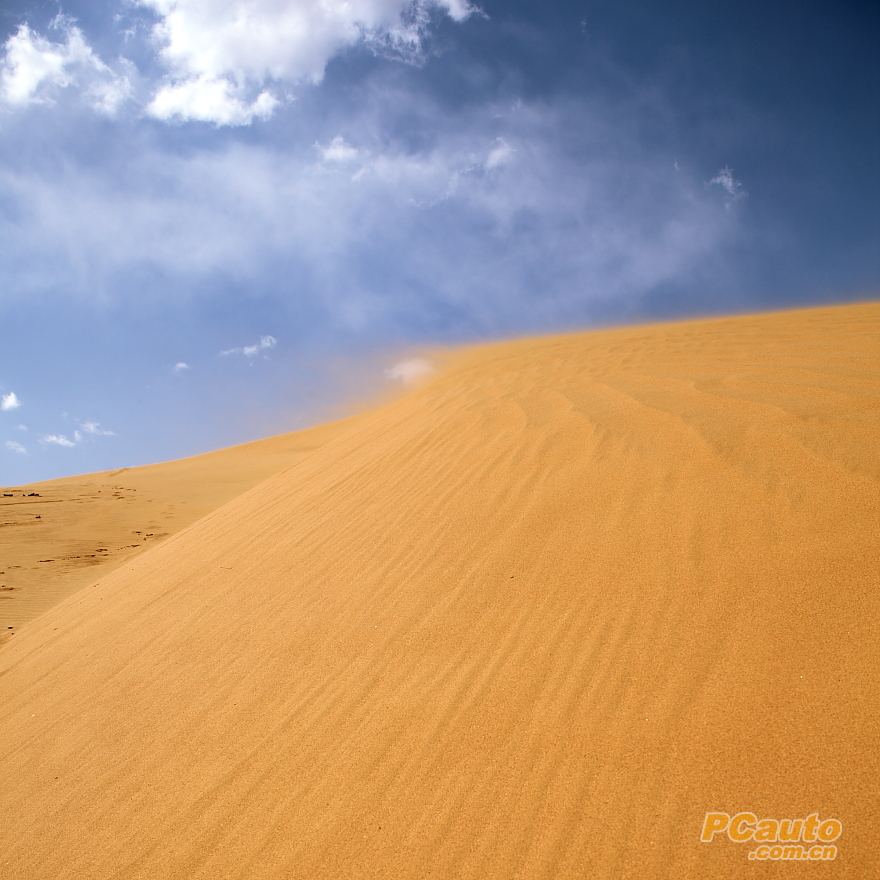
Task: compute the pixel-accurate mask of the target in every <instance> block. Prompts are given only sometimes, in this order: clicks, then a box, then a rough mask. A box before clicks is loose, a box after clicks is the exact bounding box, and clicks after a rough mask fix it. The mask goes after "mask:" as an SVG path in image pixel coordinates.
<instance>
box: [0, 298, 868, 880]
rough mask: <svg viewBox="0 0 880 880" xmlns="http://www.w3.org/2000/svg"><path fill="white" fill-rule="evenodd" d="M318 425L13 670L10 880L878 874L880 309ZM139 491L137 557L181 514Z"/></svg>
mask: <svg viewBox="0 0 880 880" xmlns="http://www.w3.org/2000/svg"><path fill="white" fill-rule="evenodd" d="M328 431H330V432H331V433H332V434H333V436H332V437H329V436H328V437H326V438H324V441H322V442H315V443H314V444H312V445H313V446H314V448H312V449H310V451H309V454H308V455H307V456H301V455H300V453H299V452H297V443H298V442H299V443H301V445H310V444H309V443H308V442H306V441H302V440H300V441H297V440H296V437H297V435H290V436H289V437H288V438H287V439H286V440H285V439H283V438H277V440H276V441H262V442H265V443H272V442H277V443H279V444H284V443H287V444H288V448H289V450H290V452H291V455H292V456H293V459H295V458H296V456H298V455H300V459H301V460H299V461H295V460H293V459H291V463H290V465H289V466H288V465H286V464H284V463H283V462H281V459H283V458H284V455H283V454H281V450H280V447H279V457H278V459H277V460H276V463H275V464H274V465H272V468H274V471H273V470H272V468H270V471H272V474H273V475H271V476H268V477H267V478H266V479H263V480H262V481H258V479H257V477H258V476H259V475H258V474H257V473H256V470H258V468H257V469H255V470H254V472H253V473H252V475H251V476H252V477H253V480H252V481H251V477H248V478H247V479H242V482H241V483H240V484H238V483H236V485H235V486H232V484H230V486H229V487H228V489H229V494H230V497H231V496H234V497H231V500H228V501H227V502H226V503H219V502H221V501H222V500H224V499H223V498H221V496H220V495H219V494H218V495H216V496H215V497H214V501H211V500H210V499H209V498H208V496H209V495H210V492H209V491H207V490H204V491H205V494H204V495H203V498H204V499H205V501H204V504H205V505H206V506H207V507H211V506H214V509H213V510H212V512H209V513H207V514H206V515H204V516H201V517H200V518H196V517H193V518H192V519H190V520H189V521H188V522H187V523H186V524H185V525H184V526H183V527H182V528H180V529H179V530H177V531H175V532H174V534H170V532H171V531H172V530H171V528H165V531H168V532H169V535H168V536H167V537H164V538H162V539H161V540H158V536H157V534H156V533H155V532H154V535H153V537H154V538H156V539H157V542H156V543H155V544H153V545H152V546H147V547H146V549H143V550H141V549H140V545H141V544H142V543H146V544H147V545H149V544H150V542H149V541H147V542H141V541H137V540H135V539H134V538H133V537H132V539H131V541H130V542H129V543H130V544H131V545H135V544H137V551H138V552H137V554H136V555H133V556H131V557H128V558H126V557H125V556H124V551H125V549H126V548H124V547H123V548H122V549H120V550H118V551H114V552H118V553H119V554H121V555H119V556H117V557H116V562H113V561H112V560H110V561H103V562H101V563H100V564H101V565H102V566H104V567H103V568H102V569H101V570H100V576H99V578H98V579H97V581H96V582H94V583H89V584H88V585H87V586H84V587H82V588H81V589H78V590H76V591H75V592H72V593H71V594H70V595H68V596H67V597H66V598H64V599H63V600H61V601H59V602H57V604H55V605H54V607H51V608H49V609H48V610H46V611H45V612H44V613H42V614H40V615H39V616H36V617H35V618H34V619H32V620H30V622H28V623H27V624H25V625H23V626H21V628H20V629H16V630H15V635H14V636H12V637H11V638H9V639H7V641H6V643H5V644H3V646H2V647H0V742H2V743H3V749H2V754H0V816H2V817H3V819H4V821H3V822H2V823H0V870H2V874H3V876H4V877H8V878H22V880H25V878H26V880H35V878H36V880H42V878H47V880H48V878H53V880H54V878H89V880H95V878H206V880H207V878H211V880H216V878H248V880H250V878H270V877H271V878H352V880H353V878H388V880H391V878H395V880H398V878H399V880H403V878H413V880H415V878H441V880H442V878H474V880H478V878H487V880H488V878H548V880H549V878H569V877H571V878H574V877H577V878H614V880H616V878H644V880H656V878H701V880H702V878H708V877H712V878H727V877H731V878H738V877H752V876H755V875H758V876H772V877H776V876H785V877H800V876H807V875H809V876H810V877H814V876H818V875H819V874H821V876H823V877H835V878H837V877H847V878H859V880H862V878H868V877H874V876H877V875H878V873H880V855H878V846H877V844H878V842H880V832H878V828H880V815H878V814H880V802H878V797H877V792H878V787H877V779H878V770H880V767H878V764H880V760H878V757H880V747H878V742H880V721H878V713H877V696H876V695H877V693H878V692H880V662H878V660H880V651H878V647H877V631H878V626H877V620H878V612H880V590H878V586H880V584H878V581H880V542H878V524H880V454H878V449H880V304H877V303H873V304H861V305H854V306H846V307H835V308H823V309H811V310H802V311H796V312H787V313H778V314H769V315H758V316H747V317H733V318H724V319H713V320H703V321H693V322H684V323H677V324H665V325H653V326H648V327H635V328H625V329H617V330H609V331H602V332H592V333H584V334H574V335H568V336H557V337H551V338H544V339H525V340H517V341H512V342H507V343H502V344H494V345H488V346H482V347H477V348H471V349H468V350H464V351H460V352H455V353H452V354H450V355H449V356H448V358H447V360H446V362H445V364H444V369H443V370H442V371H441V372H440V373H438V374H437V375H436V376H435V377H434V378H433V379H432V380H431V381H429V382H427V383H426V384H424V385H423V386H422V387H420V388H418V389H417V390H415V391H413V392H412V393H410V394H409V395H407V396H405V397H403V398H402V399H399V400H397V401H395V402H393V403H391V404H389V405H387V406H384V407H382V408H380V409H378V410H376V411H374V412H371V413H368V414H365V415H363V416H360V417H358V419H357V420H354V421H352V422H351V423H350V424H348V425H345V426H343V427H342V428H341V429H340V428H338V426H337V427H336V428H333V427H332V426H330V427H328ZM301 436H302V437H305V434H303V435H301ZM216 455H218V456H223V455H229V456H231V458H230V461H233V460H236V459H235V458H234V456H235V450H228V451H224V452H221V453H216ZM207 458H208V457H199V458H196V459H191V460H188V461H189V462H190V464H189V465H188V464H187V462H181V463H178V465H177V466H178V467H179V468H180V469H181V472H180V473H181V475H180V476H179V478H180V479H181V480H183V481H184V482H186V481H187V480H189V477H188V476H187V475H186V472H187V470H188V468H189V467H192V468H196V464H195V463H196V462H200V461H202V462H204V461H205V460H207ZM218 461H219V459H218ZM170 467H172V466H170V465H162V466H156V471H155V472H154V473H155V474H156V475H160V474H167V473H168V471H167V470H165V471H163V470H162V468H166V469H167V468H170ZM230 467H232V465H230ZM138 470H139V471H140V472H141V473H142V474H143V475H144V476H143V482H142V483H138V484H137V485H136V484H135V481H134V480H135V478H134V476H133V475H134V474H135V470H134V469H133V470H131V471H129V472H126V473H123V474H118V475H116V476H110V475H103V476H102V477H101V479H102V480H109V481H110V484H112V485H115V486H121V487H124V488H128V489H134V488H136V489H137V490H138V491H137V492H129V493H128V496H127V495H126V493H125V492H124V491H123V490H122V489H117V490H115V491H117V492H118V493H119V494H120V495H121V498H119V499H116V500H115V501H114V502H113V504H114V505H115V507H114V508H113V509H115V510H119V511H120V512H121V511H125V515H124V517H123V516H122V513H120V517H121V519H120V522H122V519H125V528H122V526H121V525H120V526H119V528H120V529H121V531H119V534H120V535H121V534H123V533H125V529H128V532H129V533H130V532H132V531H138V530H139V531H144V530H145V529H147V526H148V524H149V523H157V525H152V526H149V528H150V529H155V528H159V527H160V526H162V525H163V520H162V518H161V516H158V517H157V516H156V515H155V511H154V510H152V509H148V508H155V507H156V506H157V500H154V501H152V502H150V501H149V500H147V499H148V498H149V497H152V498H154V499H159V498H160V497H161V498H163V499H166V500H163V501H161V502H158V506H159V508H160V509H163V508H162V505H163V504H170V503H172V502H171V501H170V500H168V499H172V498H175V497H177V498H178V500H180V499H182V498H183V497H184V494H185V493H181V492H177V494H176V495H175V493H174V492H173V491H172V490H171V489H169V488H167V487H168V486H170V485H171V483H170V482H169V483H168V484H167V485H166V488H164V489H162V490H161V491H160V490H159V488H158V487H157V486H153V484H152V483H151V481H150V478H149V476H148V474H147V472H148V469H146V468H144V469H138ZM210 473H214V474H216V473H217V472H216V471H213V472H212V471H211V470H210V468H207V469H206V470H205V471H204V474H205V475H207V474H210ZM206 478H208V479H215V478H216V477H206ZM78 479H79V480H80V483H79V484H76V482H75V480H74V481H73V482H70V483H69V484H68V486H69V487H70V488H69V489H67V490H63V489H61V488H59V489H58V490H57V492H58V493H62V492H63V491H68V493H69V494H71V495H72V494H74V492H75V491H80V490H74V489H73V487H74V486H75V485H81V486H84V485H86V483H84V482H83V480H84V478H78ZM161 479H166V477H165V476H163V477H161ZM167 479H168V480H169V481H170V480H171V478H170V477H168V478H167ZM156 480H157V481H159V480H160V477H158V476H157V477H156ZM201 480H202V477H201V476H199V475H198V474H197V473H196V472H195V470H193V472H192V480H191V481H190V489H189V490H187V491H192V492H196V493H197V490H195V489H193V488H192V486H194V485H196V484H197V483H199V482H200V481H201ZM249 481H251V482H250V483H249ZM54 482H55V483H57V484H62V483H64V481H54ZM97 482H98V481H97V478H95V479H93V480H92V484H93V485H97ZM43 485H44V486H46V485H47V484H43ZM101 485H102V486H103V485H105V483H101ZM179 485H181V486H182V485H183V483H180V484H179ZM247 485H251V486H252V487H251V488H248V489H247V490H246V491H241V490H242V489H245V488H246V487H247ZM17 488H18V489H22V487H17ZM25 488H26V487H25ZM7 491H8V490H7ZM31 491H40V490H39V489H37V490H31ZM52 491H56V490H54V489H53V490H52ZM211 491H213V490H211ZM163 493H165V494H163ZM26 494H27V493H26ZM40 494H41V498H40V499H33V498H31V499H29V501H31V502H33V501H40V502H43V497H42V496H43V493H42V492H41V493H40ZM103 494H104V493H103V490H102V495H103ZM129 496H133V500H132V499H131V498H130V497H129ZM53 497H54V496H53ZM46 498H47V499H48V498H49V493H48V490H47V494H46ZM3 500H9V499H3ZM14 500H15V501H16V504H17V505H18V504H20V503H21V501H23V500H24V499H21V498H20V493H19V497H18V498H16V499H14ZM100 503H101V504H103V505H104V507H105V508H106V507H108V506H109V505H110V502H104V501H103V499H102V502H100ZM89 504H91V505H92V507H91V508H89V505H88V504H86V503H85V502H83V504H82V505H81V508H80V509H81V510H82V511H86V510H88V509H93V510H97V509H98V506H97V505H98V504H99V502H96V501H91V502H89ZM46 506H47V509H51V506H50V505H48V504H47V505H46ZM33 509H36V508H33ZM18 510H19V508H16V512H17V511H18ZM178 510H179V507H178ZM175 515H176V514H175ZM48 516H49V514H47V517H48ZM107 517H108V519H107V523H108V525H107V528H108V529H109V528H111V527H112V528H116V525H114V518H113V516H111V515H110V513H109V512H108V513H107ZM168 522H170V520H168ZM178 522H182V520H179V521H178ZM132 524H134V525H133V527H132V528H129V525H132ZM47 528H48V526H47ZM27 529H35V527H32V526H26V527H25V526H22V527H14V526H13V527H9V528H7V529H5V530H4V531H3V540H4V541H9V540H10V538H9V537H8V535H9V534H13V533H14V534H15V535H16V536H17V535H24V534H28V532H27V531H26V530H27ZM59 529H60V527H59ZM83 529H85V531H82V532H80V533H78V537H77V538H76V540H77V541H85V542H86V543H89V539H90V538H91V537H92V535H91V534H89V533H88V531H87V529H86V526H83ZM62 533H63V529H61V530H60V531H59V532H58V535H59V540H60V539H61V537H63V534H62ZM34 534H36V532H34ZM47 534H48V533H47ZM12 540H13V545H14V546H17V544H15V543H14V542H15V541H19V540H24V539H23V538H18V537H16V538H15V539H12ZM126 540H127V539H126ZM91 543H92V544H93V543H95V542H94V541H91ZM117 543H119V544H122V543H123V542H122V541H121V540H120V541H119V542H117ZM98 546H105V544H98ZM127 549H128V550H131V551H132V553H135V547H134V546H130V547H128V548H127ZM16 552H18V551H16ZM22 552H23V551H22ZM90 552H91V551H90ZM58 555H59V556H60V555H62V554H61V552H60V551H59V552H58ZM114 566H115V567H114ZM91 571H93V572H95V573H98V571H99V569H98V568H97V565H96V567H95V568H93V569H91ZM3 577H4V578H5V577H7V575H3ZM4 582H5V581H4ZM34 589H35V590H36V588H34ZM59 589H60V588H59ZM58 595H60V593H59V594H58ZM9 601H12V600H9ZM710 811H712V812H726V813H728V814H731V815H732V814H734V813H738V812H744V811H749V812H752V813H754V814H756V816H758V817H761V818H768V817H770V818H775V819H782V818H789V819H791V818H802V817H804V818H805V817H808V816H809V815H810V814H813V813H817V814H818V815H819V817H820V818H821V819H823V820H825V819H829V818H834V819H836V820H838V821H839V822H840V823H841V825H842V829H843V831H842V834H841V836H840V837H839V839H837V840H836V841H835V845H836V847H837V850H838V852H837V857H836V859H835V860H834V861H833V862H832V861H826V862H823V863H822V864H821V865H820V864H812V863H810V862H806V861H800V862H791V861H788V862H784V863H778V864H777V863H772V864H771V863H768V862H765V863H763V864H762V865H759V864H756V862H755V861H750V860H749V858H748V853H749V852H750V851H752V850H754V849H755V847H756V845H757V844H754V843H734V842H733V841H731V840H730V839H729V838H728V837H727V836H726V835H724V834H721V835H718V836H716V837H715V839H714V840H713V841H712V842H711V843H703V842H701V841H700V833H701V830H702V827H703V822H704V817H705V814H706V813H707V812H710ZM829 827H830V826H829Z"/></svg>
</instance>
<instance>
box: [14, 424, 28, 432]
mask: <svg viewBox="0 0 880 880" xmlns="http://www.w3.org/2000/svg"><path fill="white" fill-rule="evenodd" d="M15 430H16V431H27V425H16V426H15Z"/></svg>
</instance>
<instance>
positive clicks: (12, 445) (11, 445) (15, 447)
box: [6, 440, 27, 455]
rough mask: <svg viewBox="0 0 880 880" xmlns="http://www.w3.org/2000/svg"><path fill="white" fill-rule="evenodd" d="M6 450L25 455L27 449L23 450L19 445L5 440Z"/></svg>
mask: <svg viewBox="0 0 880 880" xmlns="http://www.w3.org/2000/svg"><path fill="white" fill-rule="evenodd" d="M6 448H7V449H8V450H9V451H10V452H17V453H18V454H19V455H27V449H25V448H24V446H22V445H21V443H16V442H15V440H7V441H6Z"/></svg>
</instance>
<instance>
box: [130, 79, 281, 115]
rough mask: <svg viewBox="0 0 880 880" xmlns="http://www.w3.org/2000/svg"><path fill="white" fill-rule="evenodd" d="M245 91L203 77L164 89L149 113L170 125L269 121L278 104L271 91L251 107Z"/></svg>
mask: <svg viewBox="0 0 880 880" xmlns="http://www.w3.org/2000/svg"><path fill="white" fill-rule="evenodd" d="M241 92H242V90H241V88H239V87H238V86H236V85H235V83H232V82H230V81H229V80H227V79H223V78H222V77H207V76H200V77H197V78H195V79H189V80H184V81H183V82H178V83H172V84H170V85H166V86H163V87H162V88H161V89H159V91H158V92H157V93H156V96H155V97H154V98H153V100H152V102H151V103H150V105H149V106H148V107H147V113H148V114H149V115H150V116H155V117H156V118H157V119H162V120H164V121H166V122H168V121H172V120H177V121H180V122H185V121H187V120H195V121H197V122H213V123H214V124H215V125H247V124H248V123H250V122H251V121H252V120H253V118H254V117H255V116H256V117H260V118H263V119H265V118H268V117H269V116H271V115H272V113H273V111H274V110H275V107H276V106H277V105H278V103H279V102H278V99H277V98H275V97H274V96H273V95H272V94H270V93H269V92H261V93H260V94H259V95H258V96H257V98H256V99H255V100H254V101H253V102H251V103H250V104H248V103H247V102H245V101H244V100H242V99H241V97H240V94H241Z"/></svg>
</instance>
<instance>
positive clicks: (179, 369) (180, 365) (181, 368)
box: [171, 361, 189, 375]
mask: <svg viewBox="0 0 880 880" xmlns="http://www.w3.org/2000/svg"><path fill="white" fill-rule="evenodd" d="M188 369H189V364H185V363H184V362H183V361H178V362H177V363H176V364H175V365H174V366H173V367H172V368H171V372H172V373H174V374H175V375H180V373H184V372H186V371H187V370H188Z"/></svg>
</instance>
